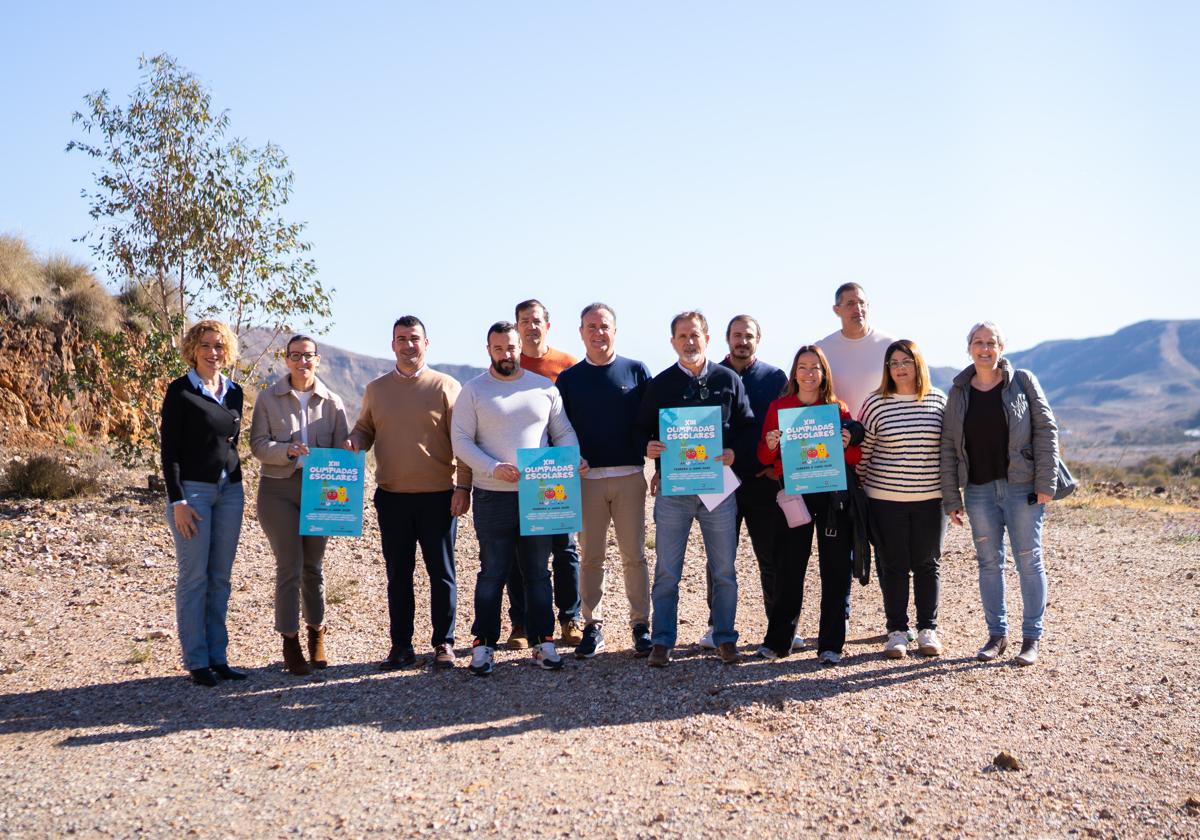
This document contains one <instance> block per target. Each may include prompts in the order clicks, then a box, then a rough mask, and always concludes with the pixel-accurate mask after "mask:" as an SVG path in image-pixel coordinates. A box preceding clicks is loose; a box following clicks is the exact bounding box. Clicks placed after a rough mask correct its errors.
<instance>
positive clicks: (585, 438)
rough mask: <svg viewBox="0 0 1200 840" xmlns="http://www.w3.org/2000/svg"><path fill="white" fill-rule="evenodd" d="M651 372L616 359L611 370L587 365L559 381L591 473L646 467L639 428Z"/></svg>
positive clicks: (566, 373) (567, 372) (564, 374)
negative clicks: (637, 424)
mask: <svg viewBox="0 0 1200 840" xmlns="http://www.w3.org/2000/svg"><path fill="white" fill-rule="evenodd" d="M649 381H650V369H649V368H647V367H646V366H645V365H644V364H642V363H641V362H639V361H636V360H634V359H627V358H625V357H624V356H616V357H614V358H613V360H612V362H610V363H609V364H607V365H594V364H592V363H591V362H589V361H588V360H587V359H584V360H583V361H581V362H579V363H578V364H575V365H572V366H571V367H569V368H567V369H566V370H564V371H563V372H562V373H560V374H559V375H558V381H557V382H555V385H557V386H558V392H559V393H560V394H562V401H563V410H564V411H566V413H567V419H568V420H570V421H571V425H572V426H574V427H575V434H576V436H577V437H578V438H579V453H580V455H582V456H583V459H584V460H585V461H587V462H588V466H589V467H631V466H633V467H636V466H639V465H641V464H644V463H645V462H646V446H645V444H641V445H639V438H638V434H637V431H636V428H635V424H636V422H637V414H638V409H639V407H640V406H641V403H642V394H643V392H644V391H645V390H646V383H648V382H649Z"/></svg>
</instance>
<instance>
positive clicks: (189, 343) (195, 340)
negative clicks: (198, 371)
mask: <svg viewBox="0 0 1200 840" xmlns="http://www.w3.org/2000/svg"><path fill="white" fill-rule="evenodd" d="M206 332H215V333H216V334H217V335H219V336H220V337H221V343H222V344H224V345H225V353H224V355H223V357H222V359H221V366H222V367H224V368H233V367H234V366H235V365H237V360H238V340H237V336H236V335H234V332H233V330H231V329H229V327H228V326H226V325H225V324H224V323H222V322H221V321H215V320H213V319H211V318H205V319H204V320H203V321H197V322H196V323H195V324H192V328H191V329H189V330H188V331H187V334H186V335H184V337H183V346H182V347H180V348H179V355H181V356H183V360H184V361H185V362H187V363H188V365H189V366H190V367H193V368H194V367H195V366H196V349H197V348H198V347H199V346H200V337H201V336H203V335H204V334H205V333H206Z"/></svg>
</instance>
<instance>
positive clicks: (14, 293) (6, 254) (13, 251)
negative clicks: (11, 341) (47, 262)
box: [0, 234, 53, 315]
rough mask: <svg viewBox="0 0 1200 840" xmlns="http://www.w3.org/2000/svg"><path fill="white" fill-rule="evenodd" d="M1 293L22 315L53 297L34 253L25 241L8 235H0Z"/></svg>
mask: <svg viewBox="0 0 1200 840" xmlns="http://www.w3.org/2000/svg"><path fill="white" fill-rule="evenodd" d="M0 293H3V294H6V295H8V296H9V297H10V298H12V299H13V302H14V303H15V304H16V307H17V310H18V312H19V313H20V314H22V315H24V314H28V313H29V312H30V311H32V310H33V309H34V307H35V306H36V304H37V303H39V302H44V301H46V300H48V299H49V298H51V297H52V296H53V290H52V289H51V288H50V286H49V285H48V284H47V283H46V277H45V272H44V271H43V270H42V265H41V263H39V262H38V260H37V257H36V256H34V253H33V251H31V250H30V249H29V246H28V245H26V244H25V241H24V240H22V239H20V238H19V237H16V236H11V235H8V234H5V235H0Z"/></svg>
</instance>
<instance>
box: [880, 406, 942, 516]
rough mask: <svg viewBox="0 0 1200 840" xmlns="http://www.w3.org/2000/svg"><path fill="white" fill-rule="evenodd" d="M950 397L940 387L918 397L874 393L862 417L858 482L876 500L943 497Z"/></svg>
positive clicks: (916, 500)
mask: <svg viewBox="0 0 1200 840" xmlns="http://www.w3.org/2000/svg"><path fill="white" fill-rule="evenodd" d="M945 411H946V395H945V394H944V393H942V392H941V391H939V390H938V389H937V388H933V389H931V390H930V392H929V393H928V394H926V395H925V396H924V398H922V399H917V397H916V395H915V394H914V395H905V394H891V395H889V396H886V397H884V396H880V395H879V394H871V395H870V396H869V397H867V399H866V400H865V401H864V402H863V407H862V413H861V415H860V419H861V422H862V424H863V428H865V429H866V432H867V436H866V437H865V438H864V439H863V442H862V460H861V461H860V462H859V464H858V477H859V479H860V480H861V481H862V485H863V489H864V490H865V491H866V493H867V495H868V496H869V497H870V498H872V499H884V500H887V501H893V502H923V501H926V500H928V499H940V498H941V497H942V490H941V482H940V471H939V468H940V463H939V461H940V456H941V437H942V415H943V414H944V413H945Z"/></svg>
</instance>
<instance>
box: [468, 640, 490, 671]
mask: <svg viewBox="0 0 1200 840" xmlns="http://www.w3.org/2000/svg"><path fill="white" fill-rule="evenodd" d="M494 653H495V650H494V649H493V648H491V647H488V646H487V645H475V647H473V648H471V664H470V665H469V666H467V670H468V671H470V672H471V673H472V674H474V675H475V676H477V677H486V676H487V675H488V674H490V673H492V656H493V654H494Z"/></svg>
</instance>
